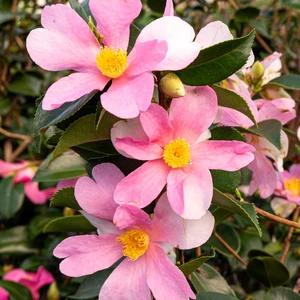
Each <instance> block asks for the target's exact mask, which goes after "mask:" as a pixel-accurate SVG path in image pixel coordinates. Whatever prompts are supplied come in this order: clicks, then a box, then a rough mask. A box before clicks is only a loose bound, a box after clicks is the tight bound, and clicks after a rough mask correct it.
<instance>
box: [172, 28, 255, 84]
mask: <svg viewBox="0 0 300 300" xmlns="http://www.w3.org/2000/svg"><path fill="white" fill-rule="evenodd" d="M254 36H255V33H254V31H251V32H250V33H249V34H248V35H246V36H244V37H242V38H238V39H233V40H229V41H225V42H222V43H219V44H216V45H213V46H211V47H208V48H205V49H203V50H201V51H200V53H199V55H198V57H197V58H196V59H195V61H194V62H193V63H192V64H190V65H189V66H188V67H187V68H185V69H184V70H180V71H177V72H176V74H177V75H178V76H179V78H180V79H181V80H182V82H183V83H185V84H187V85H192V86H200V85H208V84H213V83H217V82H219V81H221V80H224V79H226V78H228V77H229V76H230V75H232V74H233V73H235V72H237V71H238V70H240V69H241V68H242V67H243V66H244V65H245V64H246V61H247V59H248V57H249V55H250V52H251V47H252V43H253V40H254Z"/></svg>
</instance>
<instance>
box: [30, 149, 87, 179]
mask: <svg viewBox="0 0 300 300" xmlns="http://www.w3.org/2000/svg"><path fill="white" fill-rule="evenodd" d="M83 175H86V170H85V161H84V159H82V158H81V157H80V156H78V155H74V154H73V153H71V154H64V155H61V156H59V157H57V158H55V159H54V160H53V161H51V162H50V163H49V157H48V158H47V160H45V161H44V162H43V163H42V164H41V165H40V167H39V168H38V170H37V172H36V174H35V176H34V178H33V179H32V181H33V182H35V181H37V182H45V181H58V180H62V179H70V178H76V177H80V176H83Z"/></svg>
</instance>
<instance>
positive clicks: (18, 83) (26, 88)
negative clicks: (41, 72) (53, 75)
mask: <svg viewBox="0 0 300 300" xmlns="http://www.w3.org/2000/svg"><path fill="white" fill-rule="evenodd" d="M41 87H42V80H41V79H38V78H37V77H35V76H32V75H29V74H20V73H18V74H16V75H15V76H14V77H13V78H12V81H11V83H10V84H9V86H8V87H7V89H8V90H9V91H10V92H11V93H14V94H21V95H25V96H31V97H37V96H39V95H40V94H41Z"/></svg>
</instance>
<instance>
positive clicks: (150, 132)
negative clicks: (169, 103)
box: [140, 103, 174, 147]
mask: <svg viewBox="0 0 300 300" xmlns="http://www.w3.org/2000/svg"><path fill="white" fill-rule="evenodd" d="M140 121H141V125H142V126H143V129H144V131H145V132H146V134H147V136H148V137H149V139H150V141H151V142H152V143H156V144H158V145H160V146H162V147H164V146H165V145H166V144H167V143H169V142H170V141H171V140H172V138H173V132H174V130H173V127H172V125H171V123H170V121H169V117H168V113H167V111H166V110H165V109H163V108H162V107H161V106H159V105H158V104H154V103H152V104H150V106H149V108H148V109H147V110H146V111H145V112H142V113H141V114H140Z"/></svg>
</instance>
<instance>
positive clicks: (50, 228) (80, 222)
mask: <svg viewBox="0 0 300 300" xmlns="http://www.w3.org/2000/svg"><path fill="white" fill-rule="evenodd" d="M91 231H95V227H94V226H93V225H91V223H90V222H89V221H88V220H87V219H86V218H85V217H84V216H82V215H75V216H68V217H61V218H57V219H54V220H52V221H50V222H49V223H48V224H47V225H46V226H45V227H44V233H48V232H91Z"/></svg>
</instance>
